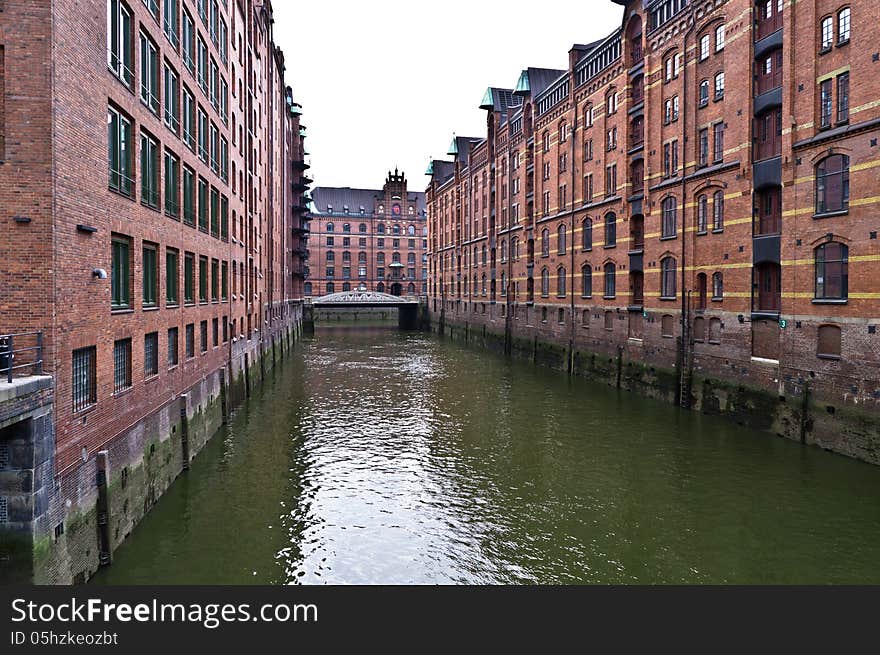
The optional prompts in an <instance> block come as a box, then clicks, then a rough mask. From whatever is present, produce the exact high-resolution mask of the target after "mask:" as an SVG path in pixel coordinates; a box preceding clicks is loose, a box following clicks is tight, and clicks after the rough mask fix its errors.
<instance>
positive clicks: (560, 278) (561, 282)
mask: <svg viewBox="0 0 880 655" xmlns="http://www.w3.org/2000/svg"><path fill="white" fill-rule="evenodd" d="M565 277H566V275H565V269H564V268H562V267H561V266H560V267H559V268H558V269H557V270H556V296H557V297H558V298H565Z"/></svg>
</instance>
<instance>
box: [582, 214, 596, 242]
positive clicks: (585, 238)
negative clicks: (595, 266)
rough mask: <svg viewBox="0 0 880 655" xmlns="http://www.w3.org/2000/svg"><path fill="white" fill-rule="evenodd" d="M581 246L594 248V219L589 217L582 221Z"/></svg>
mask: <svg viewBox="0 0 880 655" xmlns="http://www.w3.org/2000/svg"><path fill="white" fill-rule="evenodd" d="M581 248H583V249H584V250H592V249H593V219H591V218H589V217H587V218H585V219H584V220H583V221H582V222H581Z"/></svg>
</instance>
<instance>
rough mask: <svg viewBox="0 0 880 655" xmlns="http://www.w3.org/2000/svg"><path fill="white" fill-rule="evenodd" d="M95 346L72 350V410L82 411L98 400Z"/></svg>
mask: <svg viewBox="0 0 880 655" xmlns="http://www.w3.org/2000/svg"><path fill="white" fill-rule="evenodd" d="M96 354H97V349H96V348H95V346H91V347H89V348H80V349H79V350H74V351H73V380H72V387H73V411H74V413H76V412H82V411H84V410H86V409H88V408H89V407H92V406H93V405H95V404H96V403H97V402H98V398H97V395H98V390H97V384H96V375H95V358H96Z"/></svg>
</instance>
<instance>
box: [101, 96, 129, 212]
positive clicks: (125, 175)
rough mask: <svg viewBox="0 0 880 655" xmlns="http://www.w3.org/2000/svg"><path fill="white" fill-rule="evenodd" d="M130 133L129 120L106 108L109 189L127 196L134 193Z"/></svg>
mask: <svg viewBox="0 0 880 655" xmlns="http://www.w3.org/2000/svg"><path fill="white" fill-rule="evenodd" d="M131 134H132V132H131V121H130V120H128V118H126V117H125V116H123V115H122V114H120V113H119V112H118V111H116V110H115V109H113V108H112V107H110V108H109V109H108V110H107V136H108V153H107V156H108V165H109V168H110V189H111V190H113V191H116V192H118V193H121V194H123V195H126V196H129V197H131V196H132V195H134V177H133V175H132V173H133V171H132V161H131Z"/></svg>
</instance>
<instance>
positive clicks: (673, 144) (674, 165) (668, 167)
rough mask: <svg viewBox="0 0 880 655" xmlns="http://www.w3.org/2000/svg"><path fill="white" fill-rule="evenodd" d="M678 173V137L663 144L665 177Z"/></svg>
mask: <svg viewBox="0 0 880 655" xmlns="http://www.w3.org/2000/svg"><path fill="white" fill-rule="evenodd" d="M677 174H678V139H674V140H672V141H670V142H669V143H664V144H663V177H673V176H675V175H677Z"/></svg>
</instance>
